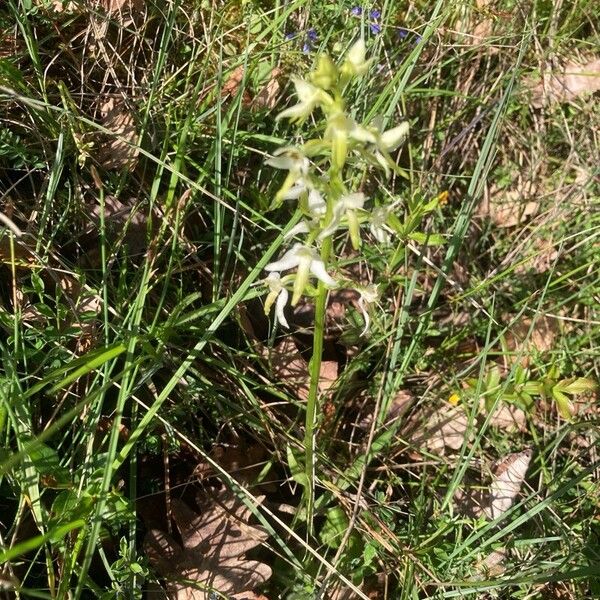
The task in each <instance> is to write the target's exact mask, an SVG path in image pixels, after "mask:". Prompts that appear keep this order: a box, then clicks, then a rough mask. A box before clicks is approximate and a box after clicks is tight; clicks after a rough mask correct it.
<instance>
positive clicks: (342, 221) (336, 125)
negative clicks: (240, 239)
mask: <svg viewBox="0 0 600 600" xmlns="http://www.w3.org/2000/svg"><path fill="white" fill-rule="evenodd" d="M370 64H371V60H367V59H366V48H365V43H364V41H363V40H359V41H358V42H356V43H355V44H354V45H353V46H352V47H351V48H350V50H349V51H348V53H347V54H346V56H345V58H344V60H343V61H342V63H341V65H336V64H335V63H334V62H333V61H332V60H331V59H330V58H329V57H328V56H327V55H321V56H319V58H318V59H317V63H316V67H315V69H314V70H313V71H312V72H310V74H309V75H308V78H307V79H302V78H299V77H293V78H292V80H293V83H294V87H295V90H296V95H297V97H298V103H297V104H295V105H294V106H291V107H289V108H287V109H286V110H284V111H283V112H281V113H280V114H279V115H278V117H277V119H290V120H291V121H292V122H298V123H301V122H303V121H304V120H306V119H307V118H308V117H310V116H312V115H313V114H314V113H315V111H316V110H317V109H319V110H320V111H321V112H322V113H323V115H324V117H325V127H324V133H323V137H322V138H319V139H312V140H309V141H307V142H305V143H303V144H301V145H298V146H286V147H283V148H280V149H279V150H277V151H276V152H274V153H273V156H272V157H271V158H269V159H268V160H267V161H266V164H268V165H269V166H272V167H275V168H276V169H283V170H286V171H287V172H288V173H287V176H286V178H285V180H284V182H283V185H282V186H281V188H280V189H279V191H278V192H277V193H276V194H275V198H274V200H273V204H272V208H278V207H279V206H280V205H281V204H282V202H283V201H285V200H296V201H297V202H298V206H299V208H300V210H301V211H302V214H303V219H302V220H301V221H300V222H299V223H298V224H297V225H296V226H294V227H293V228H292V229H291V230H290V231H289V232H288V234H287V238H288V239H291V238H298V237H299V236H304V240H303V242H302V243H294V245H293V246H292V247H291V249H289V250H287V252H285V254H284V255H283V256H282V257H281V258H280V259H279V260H277V261H275V262H273V263H271V264H269V265H267V266H266V267H265V270H266V271H268V272H269V276H268V277H267V278H266V279H265V280H264V282H265V284H266V285H267V286H268V290H269V293H268V296H267V300H266V302H265V312H266V313H267V314H268V313H269V312H270V311H271V309H272V307H273V304H274V305H275V318H276V319H277V321H278V322H279V324H280V325H282V326H283V327H285V328H288V322H287V319H286V317H285V314H284V310H285V307H286V305H287V304H288V301H289V299H290V294H289V291H291V292H292V294H291V305H292V306H296V304H297V303H298V302H299V301H300V298H301V297H302V296H303V295H304V294H307V293H310V290H311V289H314V288H312V287H311V286H310V279H311V277H315V278H316V279H317V280H318V281H319V282H320V283H321V284H323V286H324V287H325V289H326V290H328V289H333V288H336V287H340V286H342V285H344V286H345V287H353V288H355V289H356V290H357V291H358V293H359V294H360V301H359V302H358V307H359V308H360V310H361V312H362V314H363V320H364V324H365V327H364V330H363V335H364V334H366V333H367V331H368V328H369V324H370V318H369V314H368V310H369V306H370V305H371V304H372V303H374V302H376V301H377V294H376V287H375V286H370V287H369V289H364V288H363V287H361V286H358V285H354V284H352V283H351V282H348V281H346V280H341V279H339V278H336V277H334V276H332V275H331V274H330V273H329V269H330V268H331V265H330V263H331V258H332V257H331V251H332V239H333V237H334V236H335V235H337V234H338V233H340V232H343V231H347V232H348V234H349V237H350V242H351V244H352V247H353V248H354V250H358V249H359V248H360V246H361V243H362V236H361V231H362V230H363V228H362V225H367V226H368V230H369V231H370V232H371V234H372V235H373V237H374V239H375V240H376V241H377V242H379V243H387V242H389V241H390V240H391V235H392V234H393V232H394V227H393V223H392V221H393V218H394V217H393V207H392V206H382V205H373V206H371V207H370V208H369V207H368V199H367V198H366V196H365V195H364V194H363V193H362V192H358V191H352V190H351V181H352V173H351V172H350V171H351V168H352V167H353V168H354V169H356V168H357V167H359V166H362V165H364V163H366V164H367V165H373V166H375V167H377V168H380V169H382V170H383V171H384V173H385V175H386V176H389V175H390V174H391V173H392V172H396V173H402V174H403V172H402V171H401V169H399V168H398V166H397V165H396V163H395V162H394V160H393V159H392V157H391V155H390V152H392V151H393V150H395V149H396V148H397V147H398V146H400V144H402V142H403V141H404V140H405V139H406V138H407V136H408V123H407V122H403V123H401V124H399V125H398V126H396V127H394V128H392V129H389V130H387V131H383V130H382V128H381V126H380V125H379V123H372V124H369V125H365V124H359V123H357V122H356V121H355V119H354V118H353V117H352V116H351V115H350V114H349V113H348V110H347V108H346V103H345V100H344V93H345V92H346V91H347V89H348V87H349V84H350V83H351V82H352V80H353V79H356V78H359V77H361V76H363V75H365V74H366V73H367V71H368V69H369V66H370ZM388 221H389V222H388ZM284 271H286V272H287V274H286V275H284V276H282V272H284ZM374 290H375V291H374Z"/></svg>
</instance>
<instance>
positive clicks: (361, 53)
mask: <svg viewBox="0 0 600 600" xmlns="http://www.w3.org/2000/svg"><path fill="white" fill-rule="evenodd" d="M366 56H367V47H366V45H365V41H364V40H363V39H362V38H361V39H360V40H358V42H356V43H355V44H353V45H352V47H351V48H350V50H348V54H346V60H345V61H344V64H343V65H342V72H343V73H347V74H348V75H364V74H365V73H366V72H367V71H368V70H369V66H370V64H371V60H366Z"/></svg>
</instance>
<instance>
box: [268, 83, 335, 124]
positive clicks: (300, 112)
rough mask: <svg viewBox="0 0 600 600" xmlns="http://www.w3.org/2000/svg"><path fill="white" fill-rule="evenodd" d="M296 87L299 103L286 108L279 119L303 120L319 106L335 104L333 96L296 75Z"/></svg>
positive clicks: (279, 115)
mask: <svg viewBox="0 0 600 600" xmlns="http://www.w3.org/2000/svg"><path fill="white" fill-rule="evenodd" d="M293 81H294V87H295V88H296V95H297V96H298V100H299V101H300V102H298V104H295V105H294V106H290V107H289V108H286V109H285V110H284V111H283V112H281V113H279V114H278V115H277V119H278V120H279V119H284V118H288V119H290V120H291V121H302V120H303V119H306V117H308V116H309V115H310V114H311V113H312V111H313V110H314V109H315V108H316V107H317V106H325V107H327V106H330V105H331V104H333V99H332V98H331V96H330V95H329V94H328V93H327V92H325V91H323V90H322V89H321V88H318V87H317V86H315V85H313V84H312V83H308V81H304V79H300V78H299V77H294V78H293Z"/></svg>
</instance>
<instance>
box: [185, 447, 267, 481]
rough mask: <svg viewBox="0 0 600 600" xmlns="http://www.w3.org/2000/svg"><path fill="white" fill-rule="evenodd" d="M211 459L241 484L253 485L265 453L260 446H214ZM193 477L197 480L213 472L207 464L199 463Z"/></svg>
mask: <svg viewBox="0 0 600 600" xmlns="http://www.w3.org/2000/svg"><path fill="white" fill-rule="evenodd" d="M210 455H211V458H212V459H213V460H214V461H215V462H216V463H217V464H218V465H219V466H220V467H221V468H222V469H223V470H224V471H227V473H229V474H230V475H231V476H232V477H234V478H235V479H236V480H237V481H239V482H241V483H254V482H255V481H256V478H257V476H258V475H259V473H260V471H261V469H262V466H263V465H264V460H265V458H266V452H265V450H264V448H263V447H262V446H259V445H258V444H251V445H250V446H246V445H243V446H242V445H241V446H221V445H217V446H214V447H213V449H212V451H211V453H210ZM194 475H195V476H196V477H198V478H199V479H203V478H205V477H211V476H213V475H215V470H214V469H213V467H212V465H211V464H210V463H208V462H202V463H200V464H199V465H198V466H197V467H196V468H195V469H194Z"/></svg>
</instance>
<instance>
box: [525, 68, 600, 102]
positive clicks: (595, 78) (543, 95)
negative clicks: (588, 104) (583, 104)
mask: <svg viewBox="0 0 600 600" xmlns="http://www.w3.org/2000/svg"><path fill="white" fill-rule="evenodd" d="M525 87H526V88H528V89H529V91H530V93H531V105H532V106H533V107H534V108H542V107H543V106H546V105H548V104H557V103H561V102H571V101H572V100H575V99H576V98H579V97H580V96H583V95H587V94H592V93H594V92H597V91H598V90H600V58H596V59H594V60H590V61H588V62H587V63H585V64H583V65H580V64H577V63H576V62H574V61H570V62H568V63H567V64H566V65H565V66H564V67H563V68H562V69H561V70H558V71H554V72H552V71H548V72H547V73H545V74H544V76H543V78H542V80H541V81H536V80H534V79H532V78H530V79H528V80H527V81H526V82H525Z"/></svg>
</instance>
